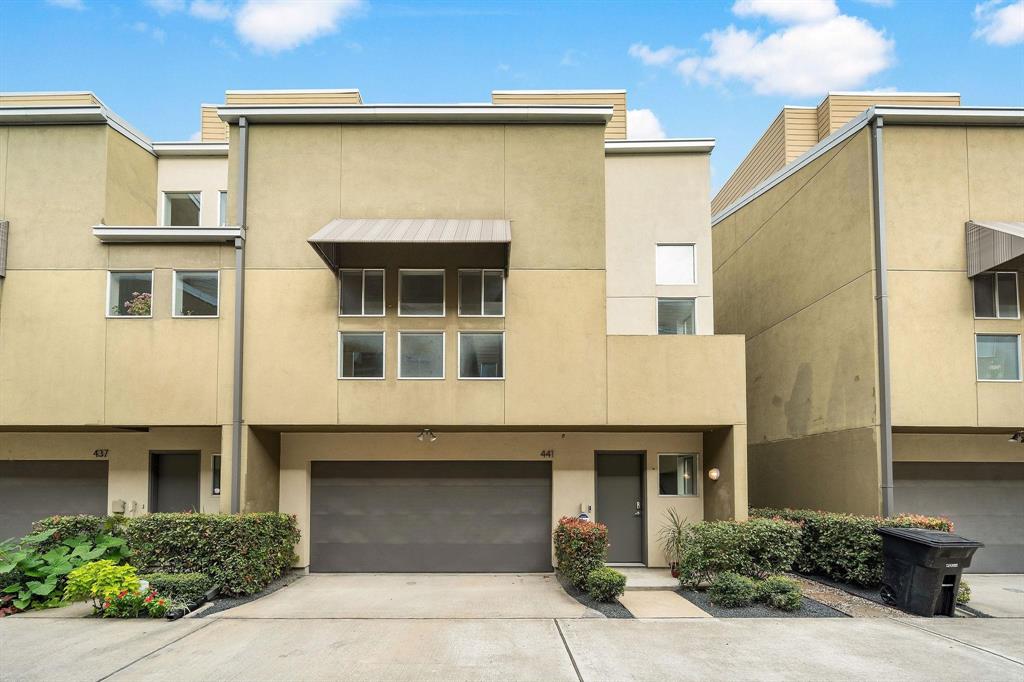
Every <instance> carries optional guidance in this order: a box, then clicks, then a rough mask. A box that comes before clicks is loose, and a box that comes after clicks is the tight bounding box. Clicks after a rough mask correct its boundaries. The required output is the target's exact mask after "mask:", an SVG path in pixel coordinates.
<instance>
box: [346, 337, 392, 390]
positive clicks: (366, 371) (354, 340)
mask: <svg viewBox="0 0 1024 682" xmlns="http://www.w3.org/2000/svg"><path fill="white" fill-rule="evenodd" d="M338 378H340V379H383V378H384V332H338Z"/></svg>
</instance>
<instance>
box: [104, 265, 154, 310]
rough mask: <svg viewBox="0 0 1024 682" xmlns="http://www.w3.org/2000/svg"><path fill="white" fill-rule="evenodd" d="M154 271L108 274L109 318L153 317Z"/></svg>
mask: <svg viewBox="0 0 1024 682" xmlns="http://www.w3.org/2000/svg"><path fill="white" fill-rule="evenodd" d="M152 315H153V273H152V271H145V272H138V271H130V272H129V271H122V272H113V271H112V272H108V273H107V317H152Z"/></svg>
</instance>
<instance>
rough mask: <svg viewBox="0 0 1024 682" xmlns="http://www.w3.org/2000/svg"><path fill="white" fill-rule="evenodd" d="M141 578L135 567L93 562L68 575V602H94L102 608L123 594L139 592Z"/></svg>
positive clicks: (105, 561)
mask: <svg viewBox="0 0 1024 682" xmlns="http://www.w3.org/2000/svg"><path fill="white" fill-rule="evenodd" d="M138 590H139V576H138V574H137V573H136V572H135V567H134V566H118V565H117V564H116V563H114V562H113V561H111V560H110V559H102V560H100V561H91V562H89V563H87V564H83V565H82V566H79V567H78V568H76V569H75V570H73V571H71V572H70V573H68V581H67V585H66V586H65V587H64V599H65V600H66V601H87V600H89V599H92V600H93V605H94V606H95V607H96V608H100V606H101V604H102V603H103V602H105V601H109V600H110V599H111V598H113V597H114V596H115V595H117V594H120V593H121V592H138Z"/></svg>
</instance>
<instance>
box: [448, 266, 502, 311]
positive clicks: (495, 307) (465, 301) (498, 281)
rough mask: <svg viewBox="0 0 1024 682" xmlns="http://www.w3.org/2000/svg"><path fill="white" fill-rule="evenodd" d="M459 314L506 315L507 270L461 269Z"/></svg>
mask: <svg viewBox="0 0 1024 682" xmlns="http://www.w3.org/2000/svg"><path fill="white" fill-rule="evenodd" d="M459 315H460V316H461V317H503V316H504V315H505V272H504V271H503V270H459Z"/></svg>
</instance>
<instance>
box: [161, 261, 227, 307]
mask: <svg viewBox="0 0 1024 682" xmlns="http://www.w3.org/2000/svg"><path fill="white" fill-rule="evenodd" d="M219 312H220V272H219V271H217V270H189V271H182V270H176V271H175V272H174V309H173V311H172V313H173V315H174V317H217V315H218V314H219Z"/></svg>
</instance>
